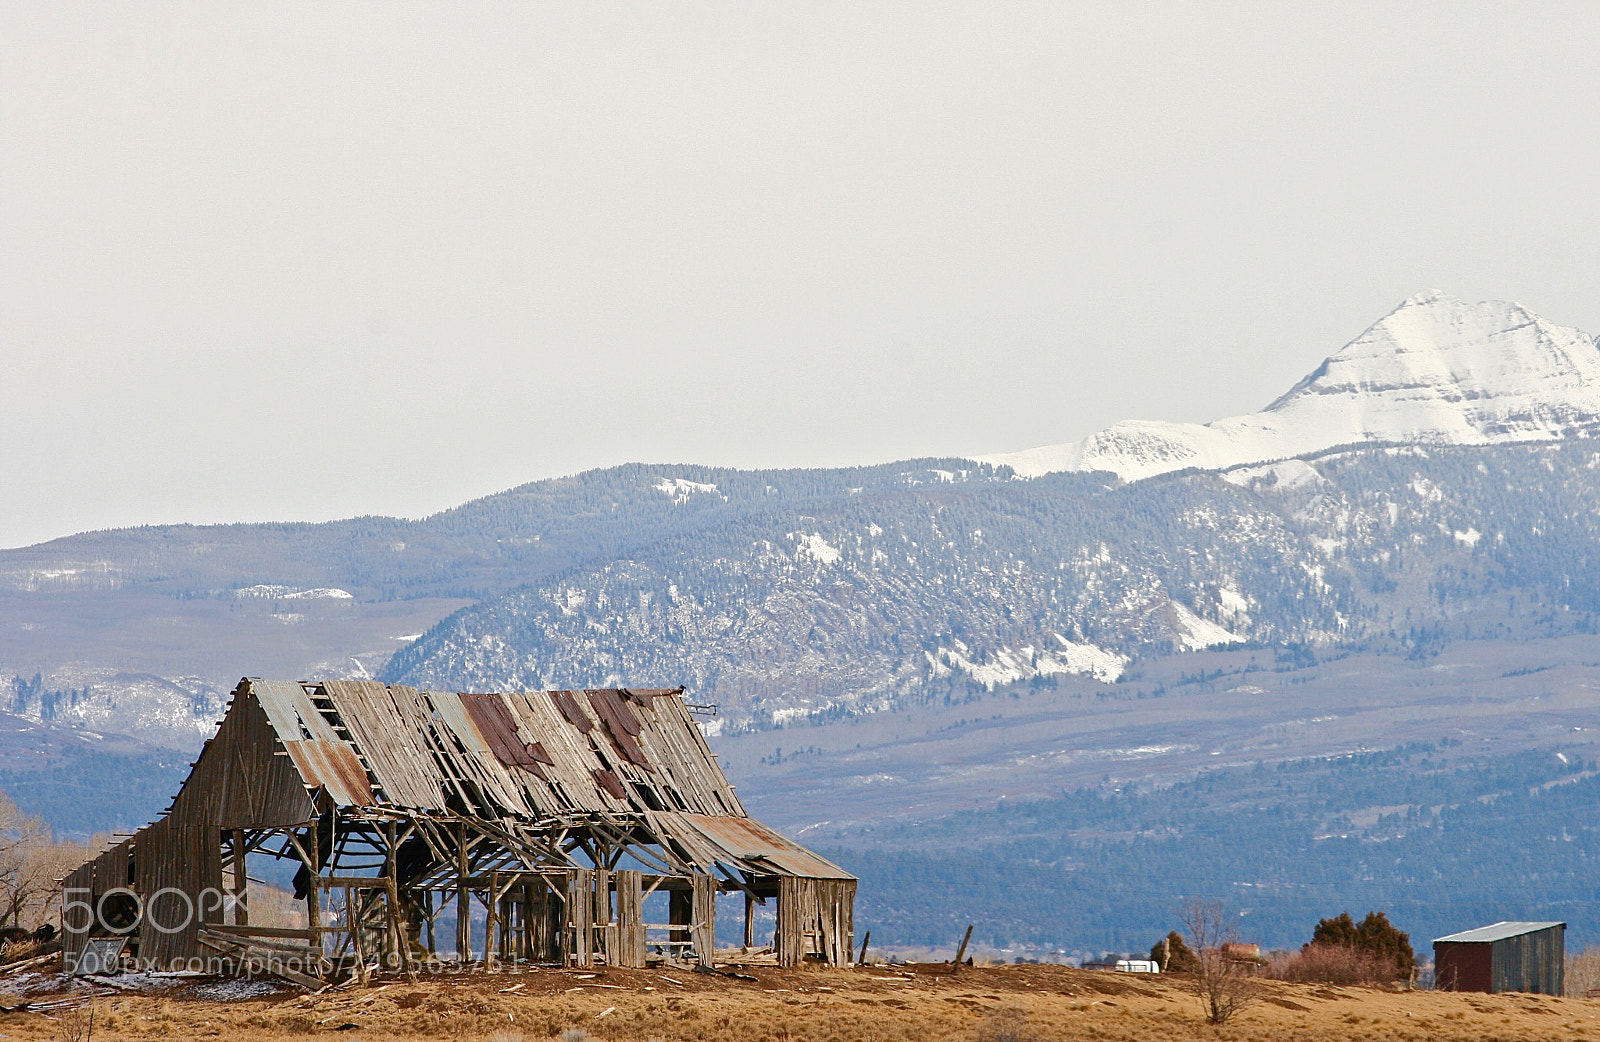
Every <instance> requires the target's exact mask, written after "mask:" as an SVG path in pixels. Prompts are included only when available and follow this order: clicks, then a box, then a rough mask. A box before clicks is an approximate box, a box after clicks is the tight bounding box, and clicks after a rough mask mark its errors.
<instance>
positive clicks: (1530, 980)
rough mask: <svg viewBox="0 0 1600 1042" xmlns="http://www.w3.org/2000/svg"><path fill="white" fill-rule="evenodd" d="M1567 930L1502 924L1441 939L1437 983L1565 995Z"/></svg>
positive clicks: (1436, 954) (1436, 950)
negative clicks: (1563, 992) (1563, 993)
mask: <svg viewBox="0 0 1600 1042" xmlns="http://www.w3.org/2000/svg"><path fill="white" fill-rule="evenodd" d="M1566 929H1567V924H1566V923H1517V922H1501V923H1495V924H1493V925H1491V926H1480V927H1478V928H1477V929H1476V930H1467V931H1464V932H1462V933H1453V934H1450V935H1449V936H1448V937H1440V938H1438V939H1437V940H1435V941H1434V942H1433V964H1434V971H1433V979H1434V987H1436V988H1438V989H1440V990H1441V991H1487V992H1499V991H1529V992H1535V993H1537V994H1541V995H1560V994H1561V993H1562V991H1563V990H1564V987H1565V984H1566V965H1565V963H1566V943H1565V942H1566Z"/></svg>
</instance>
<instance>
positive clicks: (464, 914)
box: [456, 825, 472, 963]
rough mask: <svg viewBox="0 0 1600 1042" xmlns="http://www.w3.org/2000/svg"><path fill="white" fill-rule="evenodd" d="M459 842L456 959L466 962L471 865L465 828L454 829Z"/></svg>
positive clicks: (469, 935)
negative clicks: (468, 891) (468, 882)
mask: <svg viewBox="0 0 1600 1042" xmlns="http://www.w3.org/2000/svg"><path fill="white" fill-rule="evenodd" d="M456 836H457V838H458V840H459V841H460V842H459V843H458V844H457V847H456V876H457V879H456V959H457V960H458V961H460V962H463V963H464V962H466V961H467V960H469V959H471V958H472V933H471V927H472V904H471V901H472V897H471V895H470V894H468V893H467V876H468V874H469V873H470V872H471V864H470V862H469V859H468V857H467V827H466V826H465V825H460V826H458V827H457V828H456Z"/></svg>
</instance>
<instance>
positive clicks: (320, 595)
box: [233, 583, 355, 601]
mask: <svg viewBox="0 0 1600 1042" xmlns="http://www.w3.org/2000/svg"><path fill="white" fill-rule="evenodd" d="M233 595H234V596H235V597H238V598H240V599H241V600H244V599H250V598H259V599H261V600H268V601H323V600H326V601H348V600H354V599H355V594H353V593H351V592H350V591H349V590H340V589H336V588H331V587H324V588H318V589H314V590H306V589H301V588H299V587H295V586H272V585H268V584H266V583H258V584H257V585H255V586H246V587H244V588H242V589H238V590H234V591H233Z"/></svg>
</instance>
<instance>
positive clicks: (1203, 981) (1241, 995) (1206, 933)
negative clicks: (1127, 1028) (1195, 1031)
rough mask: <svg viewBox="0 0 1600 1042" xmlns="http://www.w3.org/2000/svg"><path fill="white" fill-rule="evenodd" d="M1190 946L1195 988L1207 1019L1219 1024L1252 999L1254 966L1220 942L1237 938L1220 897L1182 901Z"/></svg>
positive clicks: (1254, 994) (1181, 909)
mask: <svg viewBox="0 0 1600 1042" xmlns="http://www.w3.org/2000/svg"><path fill="white" fill-rule="evenodd" d="M1179 914H1180V916H1181V917H1182V919H1183V926H1184V931H1185V932H1186V933H1187V934H1188V935H1189V947H1191V948H1193V949H1194V954H1195V960H1196V961H1197V962H1198V963H1199V967H1198V969H1196V970H1195V975H1194V976H1195V992H1196V993H1197V994H1198V995H1199V996H1200V1006H1201V1008H1202V1010H1203V1011H1204V1013H1205V1017H1206V1022H1207V1023H1210V1024H1221V1023H1224V1022H1226V1021H1227V1020H1228V1018H1229V1017H1232V1016H1233V1015H1234V1014H1235V1013H1237V1012H1239V1011H1240V1010H1242V1009H1244V1008H1245V1007H1246V1006H1248V1005H1250V1003H1251V1002H1253V1001H1255V997H1256V987H1257V986H1256V983H1255V980H1254V979H1253V977H1254V970H1255V967H1254V966H1253V965H1252V964H1250V963H1248V962H1246V961H1243V960H1239V959H1234V958H1230V957H1229V956H1228V955H1227V954H1226V953H1225V952H1224V950H1223V945H1225V944H1227V943H1228V942H1230V941H1234V940H1237V939H1238V938H1237V937H1236V936H1235V935H1234V931H1233V930H1232V928H1231V927H1230V925H1229V923H1228V916H1227V911H1226V909H1225V908H1224V907H1223V905H1222V902H1220V901H1199V900H1189V901H1185V902H1184V903H1183V905H1182V906H1181V907H1180V909H1179Z"/></svg>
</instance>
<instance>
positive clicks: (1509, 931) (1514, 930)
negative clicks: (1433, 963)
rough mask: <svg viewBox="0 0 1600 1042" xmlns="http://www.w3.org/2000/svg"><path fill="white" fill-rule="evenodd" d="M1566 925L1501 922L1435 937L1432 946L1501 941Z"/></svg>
mask: <svg viewBox="0 0 1600 1042" xmlns="http://www.w3.org/2000/svg"><path fill="white" fill-rule="evenodd" d="M1566 925H1567V924H1566V923H1518V922H1501V923H1493V924H1491V925H1489V926H1480V927H1478V928H1477V929H1475V930H1463V931H1462V932H1461V933H1453V934H1450V935H1449V936H1448V937H1435V938H1434V939H1433V943H1434V944H1439V943H1441V942H1447V941H1469V942H1470V941H1503V940H1505V939H1506V938H1507V937H1520V936H1522V935H1523V934H1525V933H1538V932H1539V931H1540V930H1549V929H1552V928H1554V927H1557V926H1560V927H1562V928H1565V927H1566Z"/></svg>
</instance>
